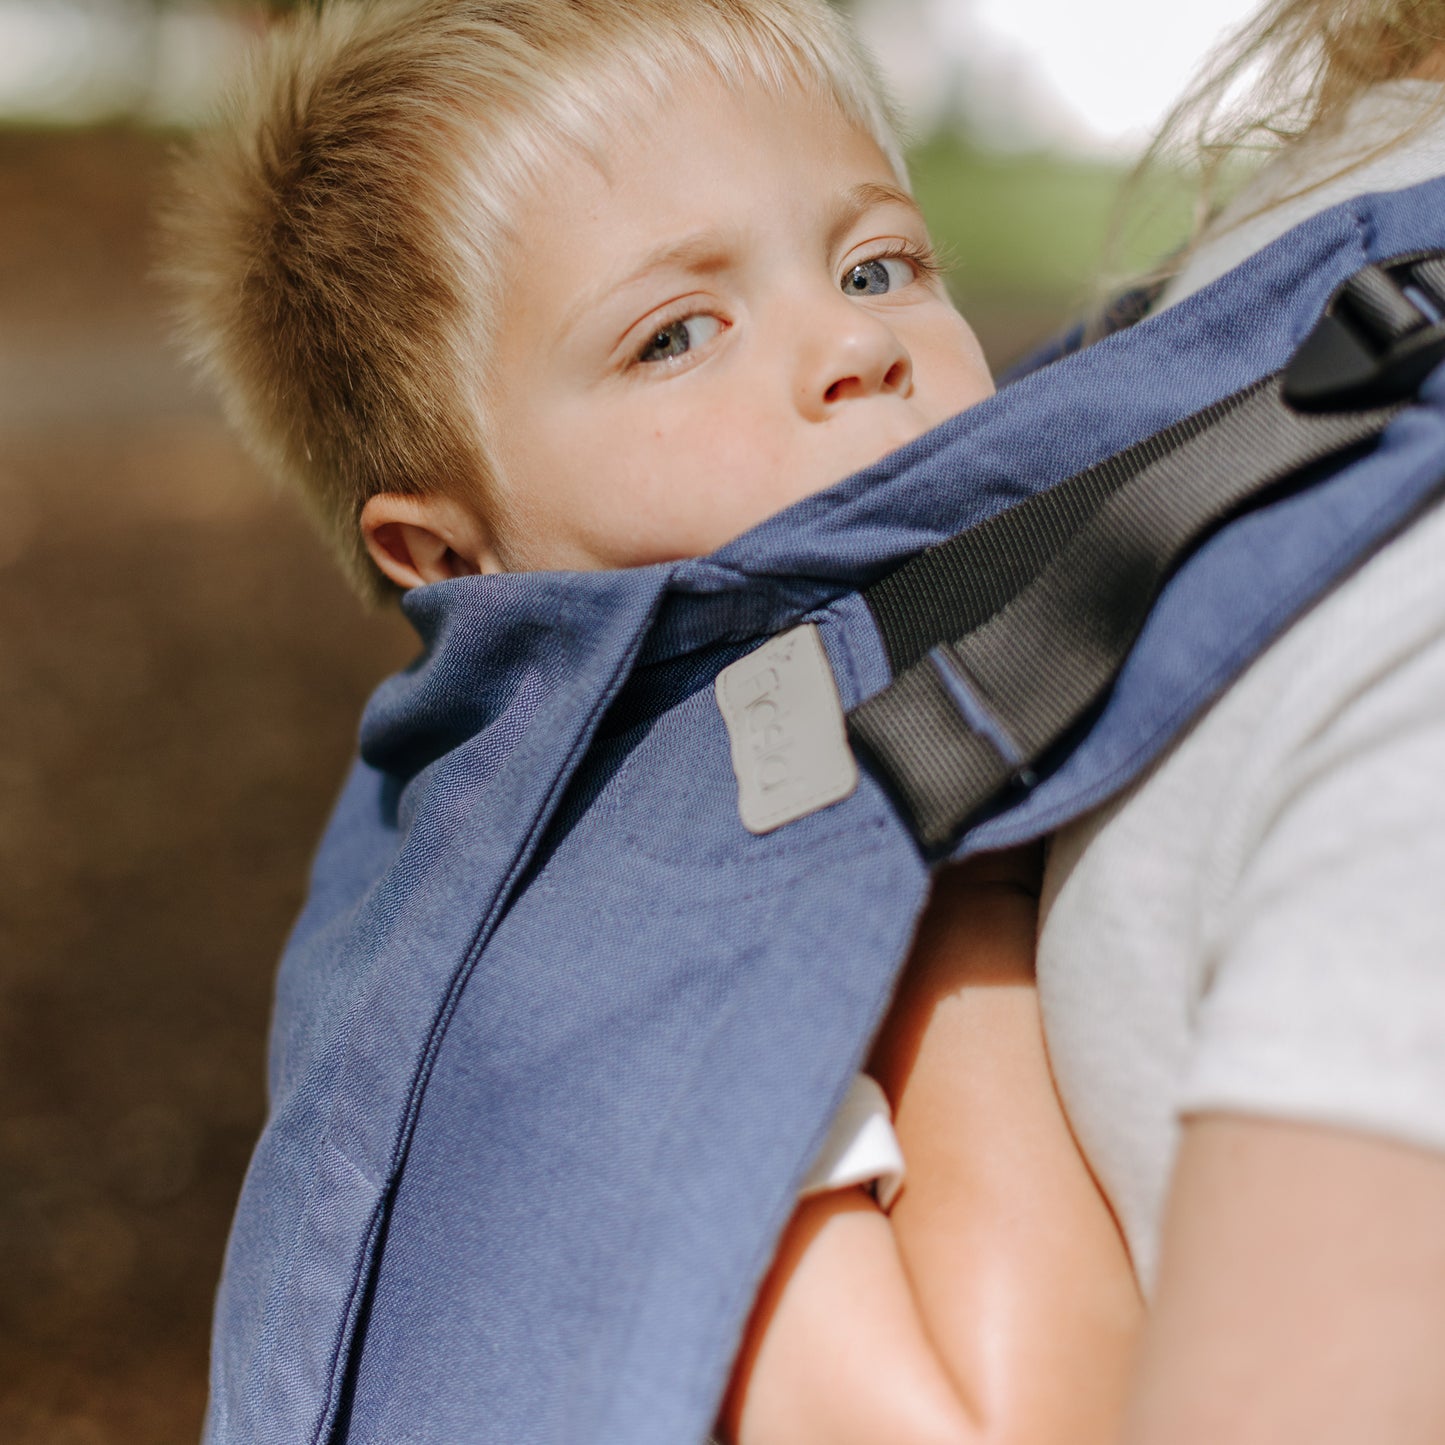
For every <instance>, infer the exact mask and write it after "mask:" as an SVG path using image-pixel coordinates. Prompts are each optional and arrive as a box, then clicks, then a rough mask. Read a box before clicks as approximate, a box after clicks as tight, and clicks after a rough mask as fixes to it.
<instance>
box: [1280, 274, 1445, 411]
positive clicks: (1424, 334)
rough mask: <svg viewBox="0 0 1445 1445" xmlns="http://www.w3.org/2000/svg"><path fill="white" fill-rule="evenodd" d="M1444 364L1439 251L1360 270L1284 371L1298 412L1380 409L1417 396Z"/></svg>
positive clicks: (1287, 396)
mask: <svg viewBox="0 0 1445 1445" xmlns="http://www.w3.org/2000/svg"><path fill="white" fill-rule="evenodd" d="M1442 361H1445V260H1442V259H1441V258H1440V255H1439V253H1435V254H1433V255H1429V256H1425V257H1418V256H1417V257H1415V258H1407V259H1404V260H1400V261H1391V262H1387V263H1385V264H1384V265H1371V266H1365V267H1362V268H1361V269H1360V270H1359V271H1356V272H1355V274H1354V275H1353V276H1351V277H1350V278H1349V280H1347V281H1346V282H1345V283H1344V284H1343V285H1342V286H1340V287H1339V288H1338V289H1337V290H1336V291H1335V293H1334V295H1333V296H1332V297H1331V298H1330V301H1329V304H1328V305H1327V306H1326V307H1325V313H1324V315H1323V316H1321V317H1320V319H1319V321H1318V322H1317V323H1316V325H1315V327H1314V330H1312V331H1311V332H1310V334H1309V335H1308V336H1306V337H1305V339H1304V341H1303V342H1301V343H1300V347H1299V350H1298V351H1296V352H1295V355H1294V359H1293V360H1292V361H1291V362H1290V364H1289V366H1288V367H1286V368H1285V372H1284V378H1283V388H1282V391H1283V396H1284V400H1285V401H1286V402H1287V403H1288V404H1289V405H1290V406H1292V407H1294V408H1295V410H1297V411H1343V410H1350V409H1353V408H1356V407H1364V406H1379V405H1383V404H1385V403H1388V402H1392V401H1399V400H1401V399H1402V398H1404V397H1407V396H1410V395H1412V394H1413V393H1414V392H1415V391H1416V389H1417V388H1418V387H1419V385H1420V383H1421V382H1422V381H1423V380H1424V379H1425V377H1426V376H1427V375H1428V374H1429V373H1430V372H1431V371H1433V370H1434V369H1435V367H1436V366H1438V365H1439V364H1440V363H1441V362H1442Z"/></svg>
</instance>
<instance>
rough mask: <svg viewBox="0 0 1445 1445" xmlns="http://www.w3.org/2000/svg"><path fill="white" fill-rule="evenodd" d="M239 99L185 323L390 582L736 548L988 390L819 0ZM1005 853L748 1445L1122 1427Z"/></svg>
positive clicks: (518, 25) (504, 15)
mask: <svg viewBox="0 0 1445 1445" xmlns="http://www.w3.org/2000/svg"><path fill="white" fill-rule="evenodd" d="M242 96H243V99H242V101H241V103H240V105H239V107H238V109H237V111H236V112H235V114H234V115H233V116H232V118H231V120H230V121H229V123H228V124H227V125H226V126H225V127H224V128H222V129H221V130H219V131H218V132H217V133H216V135H215V137H214V138H212V139H211V140H210V141H209V142H208V143H207V144H206V146H205V148H204V149H203V150H202V151H201V152H200V154H199V155H198V157H197V158H196V159H195V160H194V161H193V162H192V163H191V165H190V167H189V170H188V172H187V178H186V195H185V198H184V199H183V201H181V202H180V203H179V204H178V206H177V209H176V212H175V216H174V218H173V237H174V252H175V255H176V257H177V262H176V270H177V273H178V279H179V281H180V283H181V286H182V290H183V293H184V296H185V298H186V308H187V317H188V324H189V331H190V335H191V337H192V339H193V342H194V344H195V349H196V351H197V354H198V356H199V357H200V359H201V361H202V362H203V364H204V365H205V366H206V367H207V368H208V369H209V370H210V372H211V373H212V374H213V376H214V377H215V378H216V379H217V380H218V382H219V384H220V387H221V391H222V394H223V396H224V397H225V400H226V404H227V406H228V409H229V411H230V413H231V415H232V416H233V418H234V419H235V420H236V422H237V423H238V425H239V426H240V429H241V431H242V433H243V435H245V436H246V437H247V438H248V440H249V441H250V443H251V445H252V446H253V447H254V448H255V449H256V450H257V452H258V453H259V454H260V456H261V457H262V459H263V461H264V462H265V463H266V464H267V465H268V466H269V467H270V468H271V469H272V470H274V471H275V472H277V473H278V474H279V475H281V476H282V477H284V478H285V479H286V480H287V481H288V482H289V483H290V484H292V485H293V486H294V487H296V489H297V490H298V491H299V493H300V494H301V495H302V496H303V497H304V498H305V499H306V500H307V502H308V504H309V505H310V507H311V509H312V510H313V512H314V513H315V515H316V517H317V518H318V520H319V522H320V524H321V527H322V530H323V533H324V534H325V535H326V536H327V537H328V539H329V540H330V542H331V544H332V546H333V548H334V549H335V551H336V552H337V553H338V555H339V557H340V558H341V560H342V563H343V565H344V566H345V567H346V568H347V570H348V572H349V574H350V575H351V577H352V579H353V580H354V581H355V582H356V583H357V584H358V585H359V586H360V588H361V589H362V590H363V591H364V592H365V593H366V594H367V595H369V596H371V597H373V598H382V597H384V596H386V595H387V594H388V593H392V592H395V591H398V590H405V589H408V588H412V587H416V586H420V585H424V584H430V583H435V582H444V581H447V580H448V579H455V578H459V577H463V576H466V575H471V574H479V573H492V572H515V571H529V570H538V569H548V570H550V569H592V568H622V567H634V566H640V565H645V564H649V563H656V562H666V561H670V560H675V559H679V558H684V557H691V556H697V555H701V554H704V553H707V552H710V551H712V550H714V549H715V548H717V547H719V546H720V545H721V544H723V543H724V542H726V541H728V540H730V539H731V538H733V537H735V536H737V535H738V534H740V533H741V532H744V531H746V530H747V529H748V528H750V527H752V526H753V525H755V524H756V523H758V522H760V521H762V520H763V519H765V518H767V517H770V516H772V515H773V514H774V513H776V512H778V511H780V510H782V509H784V508H786V507H787V506H788V505H790V504H791V503H793V502H795V501H798V500H800V499H802V498H804V497H806V496H809V495H811V494H812V493H814V492H817V491H819V490H821V489H823V488H825V487H827V486H829V485H830V484H832V483H833V482H835V481H838V480H840V479H841V478H843V477H845V476H847V475H849V474H850V473H852V472H855V471H857V470H859V469H860V468H862V467H865V466H867V465H868V464H870V463H872V462H874V461H876V460H877V459H879V458H880V457H882V456H883V455H885V454H886V453H888V452H890V451H892V450H894V449H895V448H897V447H899V446H901V445H903V444H905V443H907V442H909V441H911V440H912V439H914V438H915V437H917V436H919V435H921V434H922V433H923V432H925V431H927V430H929V429H931V428H932V427H933V426H935V425H936V424H938V423H939V422H942V421H943V420H945V419H946V418H947V417H949V416H951V415H953V414H954V413H956V412H957V411H960V410H962V409H963V408H965V407H967V406H970V405H972V404H973V403H974V402H977V401H979V400H982V399H983V398H984V397H986V396H988V395H989V394H990V393H991V391H992V383H991V381H990V378H989V375H988V372H987V369H986V367H985V364H984V361H983V358H982V355H981V353H980V350H979V348H978V345H977V343H976V341H975V339H974V337H973V335H972V333H971V331H970V330H969V328H968V326H967V324H966V323H965V321H964V320H963V318H962V317H961V316H960V315H959V314H958V313H957V312H956V311H955V310H954V308H953V306H952V304H951V303H950V301H949V300H948V297H947V295H946V293H945V291H944V290H943V288H942V285H941V282H940V280H939V278H938V274H937V271H938V268H937V266H936V263H935V261H934V259H933V253H932V249H931V246H930V244H929V239H928V234H927V230H926V228H925V225H924V222H923V219H922V217H921V215H920V214H919V212H918V209H917V207H916V206H915V204H914V203H913V201H912V199H911V197H910V195H909V191H908V185H907V178H906V174H905V171H904V168H903V165H902V161H901V159H900V156H899V151H898V146H897V142H896V139H895V136H894V132H893V128H892V124H891V121H890V117H889V111H888V108H887V106H886V103H885V102H884V101H883V99H882V97H881V94H880V91H879V89H878V86H877V83H876V80H875V78H874V76H873V73H872V71H871V69H870V67H869V66H868V64H867V62H866V61H865V60H864V58H863V57H862V56H861V54H860V52H859V51H858V49H857V47H856V44H855V42H854V41H853V40H852V38H851V36H850V35H849V33H848V32H847V30H846V29H845V27H844V26H843V24H842V22H841V21H840V19H839V18H838V17H837V15H836V14H834V13H833V12H832V11H831V10H830V9H829V8H828V6H827V5H826V4H824V3H822V0H628V3H626V4H619V3H617V0H508V3H503V0H380V3H374V4H359V3H358V4H336V5H333V6H332V7H331V8H330V9H326V10H323V11H322V12H320V13H319V15H318V16H316V17H315V18H313V19H308V20H306V21H303V22H302V23H300V24H299V25H297V26H296V27H295V28H294V30H292V31H291V32H290V33H288V34H286V35H282V36H278V37H276V38H275V39H274V41H273V43H272V44H271V45H270V46H269V47H268V48H267V51H266V53H265V55H264V56H263V58H262V59H261V60H260V61H259V62H258V64H257V67H256V69H255V71H254V73H253V74H252V76H251V78H250V79H249V81H248V82H247V85H246V86H245V88H244V89H243V91H242ZM985 865H986V866H983V867H978V866H976V867H974V868H973V869H972V870H970V871H968V872H963V871H955V872H953V873H950V874H949V875H947V876H946V878H945V879H944V880H943V881H942V882H941V883H940V885H939V887H938V888H937V889H936V890H935V897H934V901H933V903H932V905H931V906H930V909H929V912H928V914H927V916H926V918H925V921H924V924H923V927H922V929H921V932H920V935H919V938H918V941H917V945H916V951H915V954H914V957H913V959H912V960H911V962H910V965H909V969H908V972H907V974H906V977H905V980H904V982H903V984H902V985H901V988H900V993H899V996H898V998H897V1000H896V1001H895V1005H894V1009H893V1012H892V1013H891V1015H890V1017H889V1020H888V1022H887V1023H886V1025H885V1027H884V1031H883V1033H882V1035H881V1037H880V1040H879V1043H878V1049H877V1054H876V1057H875V1060H874V1066H873V1067H874V1072H875V1073H876V1074H877V1075H878V1077H879V1079H880V1081H881V1082H882V1084H883V1085H884V1088H885V1090H886V1092H887V1094H888V1095H889V1098H890V1099H891V1101H892V1103H893V1106H894V1108H895V1110H896V1113H897V1125H898V1132H899V1136H900V1137H901V1139H902V1142H903V1145H904V1149H905V1151H906V1153H907V1155H908V1158H909V1162H910V1169H911V1175H910V1183H909V1186H908V1189H907V1190H906V1191H905V1192H904V1195H903V1197H902V1199H901V1200H900V1202H899V1204H898V1206H897V1208H896V1209H895V1210H894V1213H893V1216H892V1218H891V1220H890V1219H889V1217H887V1216H885V1215H884V1214H883V1213H882V1212H881V1210H880V1209H879V1207H878V1205H877V1204H876V1203H875V1202H874V1201H873V1200H872V1199H871V1198H869V1197H867V1196H866V1195H865V1194H864V1193H863V1192H862V1191H860V1190H858V1189H856V1188H851V1187H848V1188H835V1189H832V1190H831V1191H829V1192H826V1193H823V1194H821V1195H818V1196H815V1197H813V1198H811V1199H810V1200H808V1201H806V1202H805V1203H804V1204H802V1205H801V1206H800V1209H799V1213H798V1215H797V1216H796V1217H795V1220H794V1221H793V1224H792V1225H791V1226H790V1228H789V1230H788V1231H787V1233H786V1235H785V1237H784V1240H783V1243H782V1246H781V1247H780V1251H779V1256H778V1261H777V1263H776V1264H775V1267H774V1271H773V1273H772V1275H771V1276H770V1278H769V1281H768V1282H767V1285H766V1286H765V1288H764V1291H763V1295H762V1297H761V1299H760V1302H759V1305H758V1308H757V1312H756V1314H755V1316H754V1320H753V1323H752V1325H751V1327H750V1329H749V1332H748V1335H747V1338H746V1339H745V1341H744V1345H743V1350H742V1354H741V1356H740V1360H739V1365H738V1369H737V1373H736V1375H735V1377H734V1381H733V1386H732V1388H731V1390H730V1392H729V1396H728V1400H727V1403H726V1406H725V1409H724V1415H723V1422H722V1427H723V1430H724V1433H725V1434H727V1435H728V1436H730V1437H732V1438H735V1439H738V1440H741V1441H744V1442H748V1445H751V1442H754V1441H756V1442H759V1445H767V1442H769V1441H772V1440H786V1441H788V1442H790V1445H808V1442H810V1441H814V1440H817V1441H819V1442H822V1441H825V1440H826V1441H830V1442H833V1445H846V1442H850V1441H853V1440H857V1441H859V1442H860V1445H861V1442H862V1441H864V1440H868V1441H875V1440H877V1439H879V1438H887V1439H890V1440H896V1441H904V1442H908V1441H915V1440H916V1441H919V1442H923V1441H962V1440H975V1439H982V1438H988V1439H1002V1438H1019V1437H1024V1436H1026V1437H1027V1438H1038V1439H1048V1438H1054V1437H1055V1436H1057V1438H1059V1439H1063V1438H1065V1437H1066V1436H1067V1438H1068V1439H1070V1440H1071V1441H1079V1440H1088V1439H1093V1438H1103V1436H1104V1434H1105V1432H1107V1431H1109V1430H1110V1429H1111V1427H1112V1421H1113V1414H1114V1410H1115V1407H1116V1402H1117V1397H1118V1394H1119V1390H1120V1388H1121V1385H1122V1371H1123V1365H1124V1363H1125V1359H1126V1349H1125V1346H1126V1344H1127V1340H1128V1336H1129V1332H1130V1329H1131V1328H1132V1324H1133V1310H1134V1298H1133V1293H1132V1286H1131V1285H1130V1284H1129V1275H1128V1269H1127V1262H1126V1261H1125V1260H1124V1259H1123V1255H1122V1250H1121V1248H1120V1246H1119V1242H1118V1238H1117V1232H1116V1231H1115V1230H1114V1227H1113V1224H1112V1221H1111V1220H1110V1219H1109V1217H1108V1214H1107V1210H1106V1209H1105V1208H1104V1206H1103V1203H1102V1201H1101V1200H1100V1199H1099V1197H1098V1195H1097V1191H1096V1190H1095V1189H1094V1186H1093V1184H1092V1182H1091V1181H1090V1180H1089V1178H1088V1175H1087V1173H1086V1171H1085V1170H1084V1168H1083V1165H1082V1163H1081V1161H1080V1160H1079V1158H1078V1155H1077V1152H1076V1151H1075V1150H1074V1148H1073V1145H1072V1143H1071V1141H1070V1139H1069V1136H1068V1131H1067V1128H1066V1126H1065V1125H1064V1122H1063V1120H1062V1117H1061V1115H1060V1114H1059V1111H1058V1108H1057V1104H1056V1102H1055V1100H1054V1097H1053V1093H1052V1087H1051V1084H1050V1081H1049V1077H1048V1070H1047V1064H1046V1061H1045V1059H1044V1056H1043V1050H1042V1042H1041V1038H1040V1036H1039V1028H1038V1022H1037V1016H1036V1009H1035V1008H1034V1005H1033V1001H1032V992H1031V956H1032V904H1031V900H1030V899H1029V898H1028V897H1027V896H1026V895H1027V887H1026V886H1025V887H1020V886H1019V883H1020V878H1021V877H1023V878H1024V879H1025V880H1026V876H1027V870H1026V869H1025V870H1024V872H1023V874H1020V873H1019V872H1017V871H1010V868H1009V866H1008V865H1003V866H1001V867H993V866H991V865H988V862H987V860H985ZM965 913H966V914H967V926H964V924H963V921H962V920H963V917H964V915H965ZM978 984H989V985H992V986H991V987H976V986H975V985H978ZM998 985H1003V986H1002V987H999V986H998ZM1021 1139H1022V1140H1025V1141H1027V1147H1025V1148H1021V1147H1020V1144H1019V1141H1020V1140H1021ZM1020 1201H1028V1203H1027V1204H1026V1205H1023V1206H1021V1204H1020Z"/></svg>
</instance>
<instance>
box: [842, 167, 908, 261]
mask: <svg viewBox="0 0 1445 1445" xmlns="http://www.w3.org/2000/svg"><path fill="white" fill-rule="evenodd" d="M875 206H903V207H904V208H905V209H907V210H910V211H912V212H913V214H914V215H915V216H917V217H918V218H919V219H920V220H922V218H923V212H922V211H920V210H919V209H918V202H917V201H915V200H914V199H913V197H912V196H910V195H909V194H908V192H907V191H905V190H904V189H903V188H902V187H901V186H894V185H889V184H887V183H886V182H883V181H862V182H860V183H859V184H858V185H856V186H850V187H849V188H848V190H847V191H846V192H844V195H843V200H842V202H841V204H840V205H839V207H838V213H837V215H836V216H835V217H834V220H833V225H832V227H831V228H830V229H829V231H828V244H829V246H835V245H837V243H838V242H839V241H841V240H842V239H843V234H844V232H846V231H847V230H848V228H849V227H850V226H852V225H853V224H854V223H855V222H857V221H858V220H860V219H861V218H862V217H863V216H865V215H867V214H868V212H869V211H871V210H872V209H873V208H874V207H875Z"/></svg>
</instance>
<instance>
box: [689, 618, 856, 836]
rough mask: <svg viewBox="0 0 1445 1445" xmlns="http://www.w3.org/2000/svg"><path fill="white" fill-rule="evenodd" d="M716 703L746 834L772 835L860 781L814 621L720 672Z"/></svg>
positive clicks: (840, 796)
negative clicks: (726, 730) (729, 752)
mask: <svg viewBox="0 0 1445 1445" xmlns="http://www.w3.org/2000/svg"><path fill="white" fill-rule="evenodd" d="M717 705H718V710H719V711H720V712H721V713H722V715H723V721H724V722H725V723H726V724H727V729H728V738H729V740H730V742H731V744H732V760H733V772H734V773H735V774H736V775H737V780H738V815H739V816H740V817H741V818H742V820H743V827H745V828H746V829H747V830H748V832H750V833H770V832H772V830H773V829H774V828H781V827H782V826H783V824H784V823H791V822H793V821H794V820H795V819H797V818H805V817H807V815H808V814H809V813H816V812H817V811H818V809H819V808H826V807H827V806H828V805H829V804H830V803H837V802H841V801H842V800H843V799H844V798H846V797H847V796H848V795H849V794H850V793H851V792H852V791H853V789H854V788H856V787H857V786H858V765H857V763H856V762H854V760H853V753H852V751H851V749H850V748H849V747H848V735H847V733H846V731H845V730H844V726H843V705H842V703H841V702H840V701H839V699H838V688H837V685H836V684H835V683H834V681H833V669H832V668H831V667H829V665H828V654H827V653H826V652H824V650H823V643H822V641H821V639H820V638H819V636H818V629H817V628H816V627H814V626H813V625H812V623H807V624H805V625H804V626H802V627H795V628H793V630H792V631H791V632H785V633H783V634H782V635H781V636H779V637H775V638H773V639H772V640H771V641H770V642H765V643H764V644H763V645H762V646H761V647H760V648H758V650H757V651H756V652H750V653H749V654H748V655H747V656H746V657H742V658H739V659H738V660H737V661H736V662H735V663H733V664H732V665H731V666H730V667H725V668H724V669H723V670H722V671H721V672H720V673H718V677H717Z"/></svg>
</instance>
